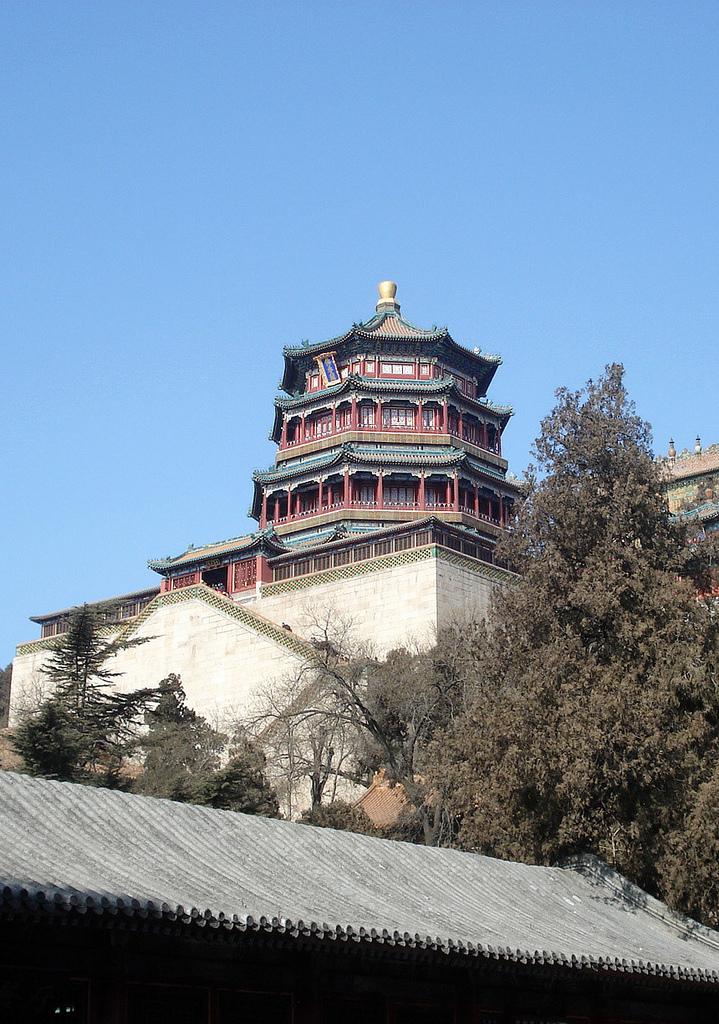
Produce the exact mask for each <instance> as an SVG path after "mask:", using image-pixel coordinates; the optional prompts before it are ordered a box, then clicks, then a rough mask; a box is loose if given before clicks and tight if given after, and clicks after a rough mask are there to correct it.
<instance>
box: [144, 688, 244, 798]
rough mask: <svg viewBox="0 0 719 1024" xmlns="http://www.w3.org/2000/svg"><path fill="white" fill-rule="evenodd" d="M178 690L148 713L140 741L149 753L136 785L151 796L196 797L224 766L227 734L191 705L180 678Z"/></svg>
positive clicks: (164, 696)
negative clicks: (221, 765) (145, 726)
mask: <svg viewBox="0 0 719 1024" xmlns="http://www.w3.org/2000/svg"><path fill="white" fill-rule="evenodd" d="M168 681H174V683H175V689H173V690H170V691H169V692H167V693H164V694H163V695H162V696H161V697H160V699H159V700H158V702H157V705H156V706H155V707H154V708H151V709H150V710H149V711H147V712H145V724H146V725H147V732H146V733H145V734H144V736H142V738H141V740H140V746H141V749H142V750H143V751H144V753H145V757H144V761H143V770H142V774H141V775H140V777H139V778H138V780H137V782H136V785H135V788H136V790H137V791H138V792H140V793H146V794H148V795H150V796H160V797H167V798H169V799H171V800H192V799H193V796H194V793H195V792H196V790H197V789H198V787H199V786H201V785H202V784H203V782H204V781H205V780H206V779H207V777H208V775H210V774H211V773H212V772H214V771H217V769H218V768H219V767H220V755H221V754H222V752H223V750H224V749H225V746H226V745H227V736H225V735H224V734H223V733H221V732H218V731H217V730H216V729H213V728H212V726H211V725H210V724H209V722H207V720H206V719H204V718H202V716H200V715H198V714H197V713H196V712H195V711H193V710H192V708H190V707H188V706H187V702H186V697H185V691H184V690H183V688H182V685H181V683H180V680H179V677H174V676H173V677H170V680H168Z"/></svg>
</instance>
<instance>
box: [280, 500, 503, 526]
mask: <svg viewBox="0 0 719 1024" xmlns="http://www.w3.org/2000/svg"><path fill="white" fill-rule="evenodd" d="M338 509H345V510H346V511H352V510H353V509H373V510H375V511H377V512H382V511H388V512H393V511H396V510H397V509H406V510H407V511H413V512H416V511H422V512H426V513H427V515H432V513H434V512H461V513H462V514H463V515H467V516H471V517H472V518H473V519H480V520H482V521H483V522H485V523H492V524H493V525H494V526H504V525H506V524H505V523H504V522H503V521H502V520H500V519H499V517H498V516H496V515H489V514H488V513H487V512H479V513H478V512H477V511H476V510H475V509H474V508H473V507H471V506H469V505H465V504H462V505H458V506H455V505H454V504H453V503H452V502H451V501H450V502H447V501H427V502H425V503H424V505H422V504H421V503H420V502H419V501H392V500H390V499H385V500H384V501H383V502H382V504H378V503H377V502H376V501H371V500H369V501H355V500H353V501H348V502H347V503H345V502H343V501H335V502H333V503H332V504H331V505H322V506H321V507H320V506H319V505H318V506H314V507H312V508H303V509H300V511H299V512H293V513H292V515H280V516H278V517H277V519H275V520H274V522H275V523H277V524H283V523H296V522H300V521H302V520H305V519H311V518H312V517H313V516H320V515H325V514H326V513H328V512H333V511H336V510H338Z"/></svg>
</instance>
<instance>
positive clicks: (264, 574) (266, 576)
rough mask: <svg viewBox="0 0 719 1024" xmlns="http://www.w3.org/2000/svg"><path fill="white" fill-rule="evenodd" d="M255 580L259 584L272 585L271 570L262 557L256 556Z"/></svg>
mask: <svg viewBox="0 0 719 1024" xmlns="http://www.w3.org/2000/svg"><path fill="white" fill-rule="evenodd" d="M256 571H257V579H258V580H259V581H260V582H261V583H272V569H270V567H269V565H268V564H267V559H266V558H265V556H264V555H257V562H256Z"/></svg>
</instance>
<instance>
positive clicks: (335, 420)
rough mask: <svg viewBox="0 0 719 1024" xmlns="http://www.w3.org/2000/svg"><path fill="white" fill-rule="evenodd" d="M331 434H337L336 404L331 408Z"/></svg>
mask: <svg viewBox="0 0 719 1024" xmlns="http://www.w3.org/2000/svg"><path fill="white" fill-rule="evenodd" d="M332 433H333V434H336V433H337V404H336V403H335V405H333V406H332Z"/></svg>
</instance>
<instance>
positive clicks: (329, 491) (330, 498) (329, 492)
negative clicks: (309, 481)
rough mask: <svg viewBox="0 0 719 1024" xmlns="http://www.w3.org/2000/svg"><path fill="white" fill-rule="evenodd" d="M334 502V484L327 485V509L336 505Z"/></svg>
mask: <svg viewBox="0 0 719 1024" xmlns="http://www.w3.org/2000/svg"><path fill="white" fill-rule="evenodd" d="M334 501H335V499H334V494H333V489H332V484H327V508H330V507H331V506H332V505H334Z"/></svg>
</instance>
